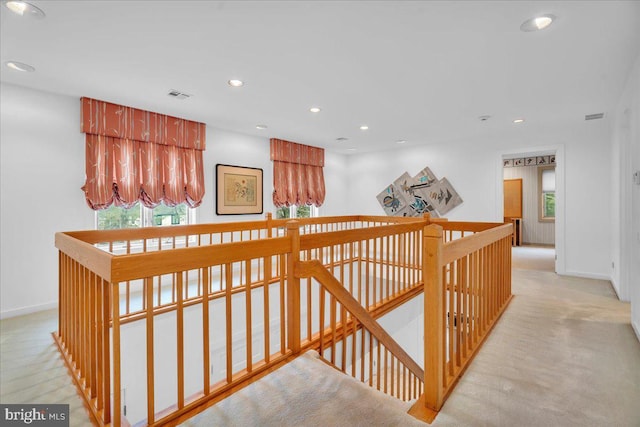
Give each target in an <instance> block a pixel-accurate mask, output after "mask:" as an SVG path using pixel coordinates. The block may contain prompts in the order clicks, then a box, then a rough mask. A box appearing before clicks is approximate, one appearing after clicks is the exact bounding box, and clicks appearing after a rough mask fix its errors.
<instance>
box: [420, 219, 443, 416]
mask: <svg viewBox="0 0 640 427" xmlns="http://www.w3.org/2000/svg"><path fill="white" fill-rule="evenodd" d="M423 236H424V238H423V243H422V245H423V247H422V277H423V280H424V388H425V392H424V397H425V399H424V402H425V406H426V407H427V408H429V409H431V410H434V411H438V410H440V408H441V407H442V398H443V393H444V348H445V342H444V322H445V320H444V305H445V301H444V283H443V276H442V250H443V242H442V227H441V226H439V225H436V224H431V225H428V226H426V227H425V228H424V234H423Z"/></svg>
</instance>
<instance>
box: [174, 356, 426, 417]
mask: <svg viewBox="0 0 640 427" xmlns="http://www.w3.org/2000/svg"><path fill="white" fill-rule="evenodd" d="M412 403H413V402H402V401H401V400H398V399H395V398H393V397H391V396H388V395H386V394H384V393H382V392H379V391H377V390H375V389H373V388H371V387H369V386H367V385H366V384H363V383H361V382H360V381H358V380H356V379H354V378H352V377H351V376H349V375H345V374H343V373H341V372H340V371H338V370H337V369H335V368H333V367H331V366H329V365H328V364H326V363H325V362H324V361H322V359H321V358H320V357H319V355H318V353H317V352H315V351H308V352H306V353H303V354H302V355H301V356H300V357H298V358H296V359H295V360H293V361H292V362H291V363H288V364H286V365H284V366H283V367H281V368H279V369H278V370H276V371H275V372H272V373H271V374H269V375H267V376H265V377H264V378H262V379H260V380H258V381H257V382H255V383H253V384H251V385H249V386H247V387H246V388H244V389H242V390H240V391H239V392H237V393H234V394H233V395H231V396H230V397H228V398H226V399H225V400H222V401H221V402H219V403H218V404H216V405H215V406H212V407H211V408H209V409H207V410H205V411H204V412H201V413H200V414H198V415H196V416H195V417H193V418H191V419H189V420H187V421H186V422H184V423H183V424H180V425H182V426H225V427H233V426H237V427H246V426H274V427H276V426H277V427H281V426H296V427H299V426H407V427H411V426H421V427H424V426H425V425H427V424H425V423H423V422H421V421H419V420H417V419H415V418H413V417H412V416H411V415H408V414H407V411H408V410H409V408H410V407H411V405H412Z"/></svg>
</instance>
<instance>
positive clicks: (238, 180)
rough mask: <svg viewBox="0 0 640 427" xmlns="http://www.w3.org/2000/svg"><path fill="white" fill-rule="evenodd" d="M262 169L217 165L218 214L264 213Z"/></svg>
mask: <svg viewBox="0 0 640 427" xmlns="http://www.w3.org/2000/svg"><path fill="white" fill-rule="evenodd" d="M262 206H263V205H262V169H258V168H250V167H245V166H232V165H222V164H217V165H216V214H217V215H249V214H261V213H262Z"/></svg>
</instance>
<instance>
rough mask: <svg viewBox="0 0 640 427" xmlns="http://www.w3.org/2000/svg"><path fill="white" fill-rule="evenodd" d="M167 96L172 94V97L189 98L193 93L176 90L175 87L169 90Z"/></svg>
mask: <svg viewBox="0 0 640 427" xmlns="http://www.w3.org/2000/svg"><path fill="white" fill-rule="evenodd" d="M167 96H170V97H172V98H175V99H187V98H189V97H190V96H191V95H189V94H186V93H182V92H180V91H178V90H175V89H171V91H169V93H168V94H167Z"/></svg>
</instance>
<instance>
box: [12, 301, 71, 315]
mask: <svg viewBox="0 0 640 427" xmlns="http://www.w3.org/2000/svg"><path fill="white" fill-rule="evenodd" d="M54 308H58V301H52V302H48V303H45V304H38V305H31V306H29V307H22V308H16V309H13V310H6V311H2V312H0V320H1V319H8V318H10V317H16V316H23V315H25V314H31V313H35V312H38V311H45V310H52V309H54Z"/></svg>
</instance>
